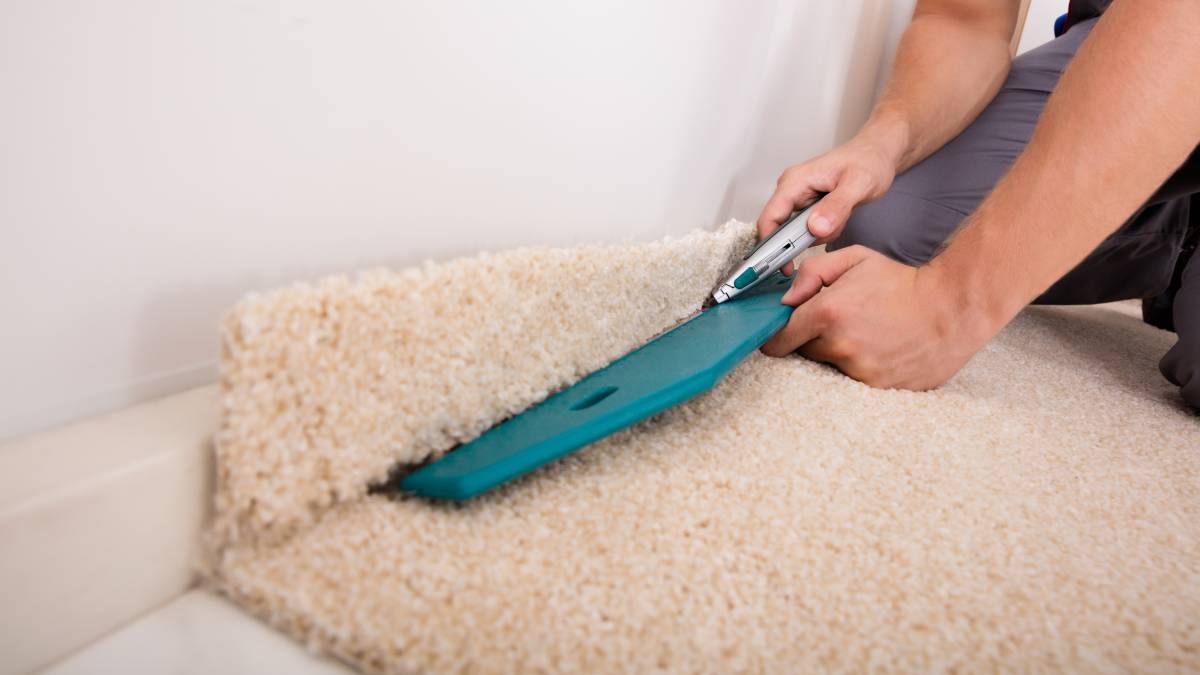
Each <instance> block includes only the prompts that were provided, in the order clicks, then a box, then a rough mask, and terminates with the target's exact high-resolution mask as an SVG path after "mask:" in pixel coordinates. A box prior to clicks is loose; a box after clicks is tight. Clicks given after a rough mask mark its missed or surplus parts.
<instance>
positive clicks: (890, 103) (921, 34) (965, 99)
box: [856, 0, 1019, 173]
mask: <svg viewBox="0 0 1200 675" xmlns="http://www.w3.org/2000/svg"><path fill="white" fill-rule="evenodd" d="M1018 4H1019V3H1016V2H1006V3H1004V4H1003V5H1002V6H997V5H996V3H995V2H994V1H990V2H984V3H975V2H970V1H963V0H923V1H922V2H918V3H917V7H916V10H915V12H914V14H913V20H912V22H911V23H910V24H909V26H908V28H907V29H906V30H905V31H904V35H903V36H902V37H901V40H900V45H899V47H898V48H897V51H896V60H895V64H894V66H893V69H892V75H891V78H890V79H889V81H888V84H887V87H886V88H885V89H884V92H883V94H882V96H881V97H880V100H879V103H878V104H877V105H876V106H875V109H874V111H873V112H872V114H871V117H870V119H869V120H868V122H867V124H866V125H864V126H863V128H862V130H861V131H860V132H859V134H858V136H857V137H856V138H857V140H860V141H866V142H869V143H871V144H872V145H875V146H877V147H879V148H881V149H883V150H884V151H885V152H886V153H887V154H888V156H889V158H890V159H891V160H892V161H893V162H894V163H895V166H896V172H897V173H899V172H901V171H904V170H905V169H907V168H909V167H910V166H912V165H914V164H916V163H917V162H919V161H921V160H922V159H924V158H925V157H927V156H929V155H930V154H931V153H933V152H934V151H935V150H937V149H938V148H940V147H941V146H942V145H944V144H945V143H946V142H947V141H949V140H950V139H951V138H953V137H954V136H956V135H957V134H958V133H959V132H960V131H962V130H963V129H964V128H965V127H966V126H967V125H968V124H970V123H971V121H972V120H974V119H975V117H976V116H977V115H978V114H979V112H980V111H981V110H982V109H983V107H984V106H986V105H987V103H988V102H989V101H991V100H992V98H993V97H994V96H995V95H996V92H997V91H998V90H999V88H1000V85H1001V84H1002V83H1003V81H1004V77H1005V75H1007V73H1008V67H1009V64H1010V54H1009V38H1010V37H1011V36H1012V32H1013V26H1014V25H1015V22H1016V15H1017V6H1018Z"/></svg>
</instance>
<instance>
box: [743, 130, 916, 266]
mask: <svg viewBox="0 0 1200 675" xmlns="http://www.w3.org/2000/svg"><path fill="white" fill-rule="evenodd" d="M895 177H896V164H895V161H894V160H893V159H892V158H891V156H890V155H889V154H888V153H887V152H886V151H885V150H884V149H883V147H882V146H881V145H879V144H877V143H873V142H871V141H869V140H863V139H858V138H856V139H854V140H852V141H850V142H848V143H846V144H845V145H841V146H838V147H836V148H834V149H833V150H830V151H829V152H827V153H825V154H823V155H821V156H819V157H815V158H813V159H810V160H808V161H807V162H805V163H803V164H797V165H795V166H792V167H789V168H788V169H787V170H786V171H784V172H783V175H781V176H780V177H779V181H778V182H777V183H776V187H775V194H774V195H772V196H771V199H770V200H769V201H767V205H766V206H765V207H763V210H762V214H760V215H759V216H758V222H757V226H758V237H759V239H765V238H766V237H767V236H768V235H770V234H771V233H772V232H774V231H775V230H776V229H777V228H778V227H779V225H780V224H781V223H783V221H785V220H787V219H788V216H791V215H792V212H793V211H798V210H800V209H801V208H804V207H805V206H807V205H808V204H809V203H810V202H812V200H813V199H815V198H816V197H817V195H818V194H821V193H828V194H826V195H825V197H823V198H822V199H821V203H820V204H817V205H816V207H814V208H813V211H812V214H811V215H810V216H809V219H808V230H809V231H810V232H812V233H813V234H814V235H816V237H817V240H818V242H825V241H829V240H831V239H835V238H837V235H838V234H840V233H841V231H842V228H843V227H845V226H846V220H847V219H848V218H849V217H850V211H851V209H853V208H854V207H856V206H858V205H859V204H861V203H863V202H868V201H871V200H872V199H876V198H878V197H880V196H882V195H883V193H885V192H887V189H888V188H889V187H891V185H892V180H893V179H894V178H895ZM783 271H784V273H785V274H791V273H792V269H791V264H790V263H789V264H788V266H786V267H785V268H784V270H783Z"/></svg>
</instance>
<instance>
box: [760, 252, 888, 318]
mask: <svg viewBox="0 0 1200 675" xmlns="http://www.w3.org/2000/svg"><path fill="white" fill-rule="evenodd" d="M869 255H871V250H870V249H868V248H867V247H865V246H847V247H846V248H843V249H841V250H839V251H834V252H833V253H823V254H820V255H814V256H810V257H808V258H805V259H804V260H801V261H800V263H799V265H798V266H797V268H796V275H795V277H794V278H793V279H792V286H791V288H789V289H788V291H787V293H784V294H783V298H782V300H781V302H782V303H783V304H785V305H791V306H792V307H796V306H797V305H802V304H803V303H806V302H808V301H809V300H810V299H811V298H812V297H813V296H814V295H816V294H817V293H819V292H820V291H821V289H822V288H824V287H825V286H829V285H830V284H832V283H833V282H835V281H837V280H838V278H839V277H841V276H842V275H843V274H845V273H846V270H848V269H850V268H851V267H854V266H855V265H857V264H858V263H860V262H862V261H863V260H864V259H866V257H867V256H869Z"/></svg>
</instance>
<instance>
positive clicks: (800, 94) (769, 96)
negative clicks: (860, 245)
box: [713, 0, 913, 224]
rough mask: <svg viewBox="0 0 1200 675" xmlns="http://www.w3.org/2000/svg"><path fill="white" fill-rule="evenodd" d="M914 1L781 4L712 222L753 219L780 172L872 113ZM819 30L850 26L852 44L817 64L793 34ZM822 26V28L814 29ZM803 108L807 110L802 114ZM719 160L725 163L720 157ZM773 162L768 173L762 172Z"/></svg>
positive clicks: (855, 128) (841, 139) (841, 29)
mask: <svg viewBox="0 0 1200 675" xmlns="http://www.w3.org/2000/svg"><path fill="white" fill-rule="evenodd" d="M912 4H913V3H912V1H911V0H899V1H898V2H895V1H893V0H861V1H860V2H857V3H850V2H848V3H805V4H802V5H782V6H780V7H779V8H778V9H777V10H776V14H777V15H778V16H780V17H782V18H781V20H779V21H776V22H774V23H773V24H772V25H771V26H769V27H767V28H768V31H769V33H768V34H769V35H770V38H769V39H768V40H766V41H765V42H764V44H765V45H766V46H765V48H764V50H763V52H764V53H762V54H760V55H759V58H760V60H761V63H762V66H763V78H762V80H761V82H760V83H759V85H758V88H757V90H756V91H755V93H754V94H753V95H751V96H749V97H748V100H754V101H758V102H759V105H758V109H757V110H756V111H755V112H754V113H753V114H752V115H750V116H748V117H747V119H750V120H753V123H752V124H750V125H747V126H746V128H744V129H743V130H742V132H741V133H740V134H738V136H737V138H738V139H739V140H738V143H737V145H736V147H733V148H729V149H727V152H726V159H725V161H728V162H731V163H734V164H735V165H737V166H738V167H739V169H738V170H737V171H736V172H735V173H734V174H733V176H732V178H731V179H730V180H729V181H728V182H727V183H726V184H725V185H724V186H723V193H722V195H723V196H722V199H721V202H720V204H719V206H718V208H717V209H716V214H715V217H714V219H713V224H719V223H723V222H725V221H727V220H729V219H730V218H739V219H742V220H752V219H754V218H756V217H757V216H758V212H759V210H760V209H761V207H762V205H763V204H764V203H765V201H766V199H767V198H768V197H770V195H771V191H772V190H773V189H774V186H775V181H776V179H777V178H778V177H779V174H780V173H782V172H783V170H784V169H786V168H787V167H788V166H791V165H793V164H798V163H800V162H803V161H804V160H806V159H809V158H811V157H814V156H816V155H818V154H820V153H822V152H825V151H826V150H828V149H830V148H831V147H833V146H834V145H836V144H838V143H842V142H844V141H846V140H848V139H849V138H850V137H852V136H853V135H854V134H855V133H856V132H857V131H858V129H859V127H861V126H862V124H863V122H865V121H866V119H867V116H868V115H869V114H870V109H871V106H872V105H873V103H874V100H875V97H876V95H877V93H878V91H879V90H880V89H881V88H882V85H883V82H884V81H885V80H886V77H887V74H888V72H889V71H890V65H891V64H890V58H891V52H892V51H893V48H894V45H895V42H896V41H897V39H898V35H899V33H900V32H902V30H903V27H904V26H905V25H906V24H907V22H908V17H909V16H910V14H911V7H912ZM801 25H802V26H805V27H806V32H815V33H816V34H826V35H828V34H839V33H843V34H846V33H847V27H848V26H849V27H852V28H850V32H849V33H848V34H849V35H850V36H851V37H850V40H849V43H850V44H852V45H854V47H853V48H852V49H849V50H834V49H831V50H827V51H826V52H825V55H824V57H823V60H822V61H821V62H820V63H814V62H812V61H811V59H810V58H809V57H808V55H807V54H806V49H807V48H808V47H810V45H806V44H803V43H802V42H801V41H798V40H796V39H795V35H796V34H797V33H799V32H800V31H798V30H797V29H796V26H801ZM814 26H817V28H814ZM798 111H804V112H806V113H808V114H807V115H805V116H798V115H797V112H798ZM718 166H725V165H724V164H719V165H718ZM764 167H769V171H770V172H768V173H764V172H763V168H764Z"/></svg>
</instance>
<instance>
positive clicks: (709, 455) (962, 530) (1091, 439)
mask: <svg viewBox="0 0 1200 675" xmlns="http://www.w3.org/2000/svg"><path fill="white" fill-rule="evenodd" d="M752 238H753V228H752V227H751V226H749V225H745V224H739V223H731V224H730V225H727V226H726V227H724V228H722V229H721V230H719V231H718V232H715V233H697V234H694V235H690V236H688V237H684V238H680V239H674V240H668V241H663V242H657V243H650V244H638V245H624V246H604V247H601V246H594V247H582V248H575V249H522V250H515V251H510V252H506V253H501V254H485V255H480V256H476V257H474V258H469V259H462V260H456V261H452V262H449V263H445V264H440V265H426V266H423V267H420V268H417V269H410V270H405V271H400V272H386V271H380V272H371V273H367V274H365V275H363V276H361V277H360V278H358V279H357V280H354V281H351V280H348V279H346V278H342V277H335V278H331V279H327V280H324V281H322V282H319V283H317V284H312V285H296V286H292V287H289V288H285V289H282V290H279V291H275V292H272V293H267V294H262V295H257V296H252V297H249V298H247V299H246V300H244V301H243V302H241V303H240V304H239V305H238V306H237V307H236V308H235V309H234V310H233V312H232V313H231V314H230V316H229V317H228V319H227V320H226V322H225V324H224V327H223V337H224V359H223V369H222V387H223V394H224V416H223V422H222V427H221V429H220V432H219V434H218V437H217V452H218V472H219V473H218V475H219V486H218V494H217V497H216V507H217V513H216V516H215V519H214V524H213V526H212V531H211V533H210V547H211V549H210V554H209V557H208V559H207V561H206V572H207V575H208V577H209V579H210V582H211V583H212V584H213V585H214V586H215V587H217V588H219V589H220V590H222V591H223V592H225V593H226V594H228V595H230V596H231V597H233V598H234V599H236V600H237V601H238V602H240V603H241V604H242V605H243V606H245V607H246V608H247V609H249V610H250V611H252V612H254V613H255V614H257V615H258V616H261V617H263V618H265V619H266V620H268V621H270V622H271V623H272V624H274V625H276V626H278V627H280V628H281V629H282V630H284V631H286V632H287V633H289V634H291V635H292V636H294V637H296V638H297V639H300V640H303V641H305V642H306V643H308V644H309V645H310V646H311V647H312V648H314V649H316V650H319V651H321V652H324V653H328V654H332V655H335V656H337V657H339V658H341V659H343V660H345V661H347V662H349V663H351V664H353V665H355V666H357V667H359V668H362V669H364V670H367V671H370V672H398V673H425V672H509V673H522V672H613V671H635V672H644V671H669V672H720V673H726V672H796V671H806V670H814V669H826V670H854V671H860V670H868V669H870V670H905V671H914V670H919V671H930V670H936V671H945V670H967V671H977V670H994V669H997V668H1000V669H1006V670H1116V669H1137V670H1172V671H1178V670H1187V669H1192V670H1194V669H1198V668H1200V618H1198V617H1200V423H1197V421H1196V418H1195V417H1194V416H1193V415H1192V414H1190V413H1189V412H1187V411H1185V410H1184V409H1183V408H1182V407H1181V404H1180V403H1179V402H1178V398H1177V394H1176V392H1175V391H1174V390H1173V389H1172V387H1171V386H1170V385H1169V384H1167V383H1166V382H1165V381H1163V380H1162V379H1161V378H1160V376H1159V375H1158V373H1157V369H1156V367H1155V366H1156V362H1157V359H1158V358H1159V357H1160V356H1161V355H1162V353H1163V352H1165V351H1166V349H1167V348H1168V347H1169V346H1170V345H1171V344H1172V339H1173V336H1172V335H1170V334H1168V333H1165V332H1162V331H1158V330H1156V329H1153V328H1150V327H1148V326H1145V325H1143V324H1142V323H1141V322H1140V321H1139V320H1138V319H1136V318H1134V317H1133V316H1130V315H1128V314H1125V313H1122V312H1119V311H1116V310H1113V309H1111V308H1079V309H1063V308H1038V309H1031V310H1028V311H1026V312H1025V313H1024V314H1022V315H1021V316H1020V317H1018V319H1017V320H1016V321H1015V322H1014V323H1013V324H1012V325H1011V326H1009V327H1008V328H1007V329H1006V330H1005V331H1004V332H1003V333H1002V334H1001V335H1000V336H999V337H998V338H997V339H996V340H995V341H993V343H992V344H991V345H989V346H988V347H987V348H986V349H985V350H984V351H982V352H981V353H980V354H979V355H978V356H977V357H976V358H975V359H974V360H973V361H972V362H971V363H970V364H969V365H968V367H967V368H966V369H964V371H963V372H962V373H960V374H959V375H958V376H957V377H956V378H955V379H954V380H953V381H951V382H950V383H949V384H948V385H946V386H944V387H942V388H940V389H938V390H936V391H933V392H925V393H914V392H903V391H880V390H874V389H870V388H868V387H865V386H863V385H861V384H859V383H857V382H854V381H852V380H850V379H848V378H846V377H843V376H842V375H840V374H839V373H837V372H836V371H834V370H832V369H830V368H827V367H824V366H821V365H818V364H814V363H811V362H808V361H805V360H803V359H800V358H787V359H768V358H766V357H763V356H761V355H757V354H756V355H753V356H751V358H750V359H748V360H747V361H746V362H745V363H744V364H743V365H742V366H740V367H739V368H737V369H735V370H734V371H733V372H732V373H731V374H730V375H729V376H728V377H727V378H726V379H725V381H723V382H722V383H720V384H719V385H718V386H717V387H716V388H715V389H714V390H712V391H711V392H709V393H707V394H704V395H701V396H700V397H698V398H696V399H694V400H692V401H690V402H688V403H686V404H684V405H681V406H679V407H677V408H674V409H672V410H669V411H667V412H666V413H663V414H661V415H659V416H657V417H654V418H652V419H650V420H648V421H646V422H643V423H641V424H639V425H637V426H635V427H633V428H631V429H628V430H626V431H623V432H620V433H618V434H616V435H614V436H612V437H610V438H608V439H605V440H603V441H600V442H598V443H596V444H594V445H592V446H589V447H587V448H585V449H583V450H581V451H579V452H577V453H575V454H572V455H569V456H567V457H566V458H564V459H563V460H560V461H558V462H555V463H552V464H550V465H548V466H546V467H543V468H542V469H539V470H538V471H535V472H534V473H532V474H530V475H528V476H526V477H524V478H522V479H519V480H517V481H514V482H513V483H510V484H507V485H504V486H502V487H500V488H498V489H496V490H494V491H493V492H490V493H487V494H485V495H483V496H482V497H480V498H477V499H475V500H472V501H470V502H468V503H466V504H464V505H447V504H439V503H434V502H430V501H426V500H423V499H416V498H411V497H404V496H395V495H390V494H368V488H369V486H371V485H375V484H379V483H381V482H383V481H385V480H386V479H387V477H388V475H389V472H391V471H392V470H393V469H394V468H395V467H396V466H397V465H403V464H415V463H419V462H422V461H425V460H427V459H429V458H431V457H436V456H439V455H441V454H443V453H445V452H446V451H447V450H449V449H450V448H452V447H454V446H455V445H457V444H459V443H461V442H464V441H467V440H470V439H471V438H473V437H475V436H477V435H478V434H479V433H481V432H483V431H484V430H486V429H487V428H488V427H490V426H491V425H492V424H494V423H496V422H498V421H500V420H502V419H504V418H505V417H508V416H510V415H512V414H515V413H517V412H519V411H521V410H522V409H524V408H526V407H528V406H529V405H531V404H533V403H535V402H537V401H539V400H541V399H542V398H544V397H545V396H547V395H548V394H550V393H552V392H553V391H556V390H558V389H561V388H562V387H564V386H567V385H569V384H570V383H572V382H574V381H576V380H578V379H579V378H580V377H582V376H584V375H586V374H587V373H588V372H590V371H592V370H595V369H597V368H599V367H601V366H603V365H605V364H606V363H608V362H610V361H612V360H613V359H615V358H617V357H619V356H621V355H622V354H624V353H625V352H628V351H629V350H631V349H633V348H635V347H637V346H638V345H640V344H642V343H644V342H645V341H647V340H649V339H650V338H652V337H654V336H655V335H656V334H658V333H660V332H662V331H663V330H666V329H669V328H671V327H672V326H674V325H676V324H677V323H678V322H679V321H681V320H683V319H685V318H687V317H688V316H690V315H691V314H693V313H694V312H696V311H697V310H698V309H699V307H700V305H701V302H702V301H703V300H704V298H705V297H706V295H707V293H708V291H709V290H710V289H711V288H712V287H713V286H714V285H715V284H716V282H717V281H718V280H719V278H720V276H721V275H722V274H723V273H725V272H726V271H728V269H729V268H730V267H731V266H732V265H733V264H734V262H735V261H736V260H738V259H739V258H740V257H741V255H742V254H743V253H744V252H745V250H746V248H747V247H748V246H749V244H750V243H751V240H752Z"/></svg>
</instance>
